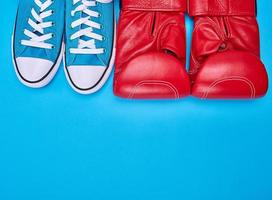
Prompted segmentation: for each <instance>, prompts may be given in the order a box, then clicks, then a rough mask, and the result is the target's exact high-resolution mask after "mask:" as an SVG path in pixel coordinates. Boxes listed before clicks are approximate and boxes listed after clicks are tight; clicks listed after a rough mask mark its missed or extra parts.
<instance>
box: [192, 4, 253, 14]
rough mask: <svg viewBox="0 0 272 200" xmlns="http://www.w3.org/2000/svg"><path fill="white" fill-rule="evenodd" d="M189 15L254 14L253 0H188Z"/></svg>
mask: <svg viewBox="0 0 272 200" xmlns="http://www.w3.org/2000/svg"><path fill="white" fill-rule="evenodd" d="M188 12H189V15H190V16H235V15H237V16H255V15H256V13H255V12H256V4H255V0H188Z"/></svg>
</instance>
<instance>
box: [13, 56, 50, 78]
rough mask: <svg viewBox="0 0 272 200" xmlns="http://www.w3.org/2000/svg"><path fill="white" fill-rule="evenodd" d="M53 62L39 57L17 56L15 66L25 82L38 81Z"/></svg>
mask: <svg viewBox="0 0 272 200" xmlns="http://www.w3.org/2000/svg"><path fill="white" fill-rule="evenodd" d="M53 64H54V63H53V62H52V61H49V60H44V59H40V58H30V57H18V58H16V66H17V70H18V73H19V74H20V76H21V78H23V79H24V80H25V81H27V82H39V81H42V79H43V78H45V77H46V75H47V74H48V73H49V72H50V70H51V68H52V66H53Z"/></svg>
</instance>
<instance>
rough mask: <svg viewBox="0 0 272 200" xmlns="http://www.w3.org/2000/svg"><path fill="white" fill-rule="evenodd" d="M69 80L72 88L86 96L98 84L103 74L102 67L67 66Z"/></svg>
mask: <svg viewBox="0 0 272 200" xmlns="http://www.w3.org/2000/svg"><path fill="white" fill-rule="evenodd" d="M67 70H68V74H69V79H70V81H71V82H72V85H73V88H74V89H75V90H76V91H77V92H79V93H81V94H88V93H91V92H93V91H92V90H93V89H94V88H95V87H96V86H97V85H98V84H99V83H100V81H101V80H102V79H103V75H104V74H105V71H106V67H104V66H69V67H67Z"/></svg>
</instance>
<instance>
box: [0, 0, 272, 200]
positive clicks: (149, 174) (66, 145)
mask: <svg viewBox="0 0 272 200" xmlns="http://www.w3.org/2000/svg"><path fill="white" fill-rule="evenodd" d="M17 2H18V1H16V0H6V1H3V2H1V11H0V19H1V26H0V44H1V47H0V66H1V67H0V83H1V84H0V199H1V200H11V199H12V200H13V199H16V200H19V199H27V200H32V199H33V200H62V199H65V200H70V199H71V200H72V199H73V200H75V199H80V200H85V199H88V200H89V199H92V200H109V199H116V200H181V199H186V200H200V199H202V200H206V199H207V200H271V199H272V155H271V153H272V131H271V128H272V127H271V126H272V125H271V114H272V102H271V90H270V91H269V93H268V95H267V96H266V97H265V98H262V99H259V100H255V101H201V100H198V99H194V98H192V97H189V98H186V99H182V100H177V101H127V100H122V99H119V98H116V97H114V96H113V93H112V76H111V79H110V80H109V81H108V82H107V84H106V85H105V87H104V88H103V89H102V90H101V91H100V92H98V93H97V94H95V95H91V96H81V95H78V94H76V93H75V92H73V91H72V89H71V88H70V87H69V86H68V83H67V82H66V80H65V76H64V72H63V69H62V68H61V69H60V71H59V72H58V73H57V75H56V77H55V79H54V80H53V82H52V83H51V84H50V85H49V86H48V87H46V88H44V89H40V90H33V89H29V88H27V87H25V86H23V85H22V84H20V83H19V81H18V80H17V78H16V76H15V73H14V70H13V65H12V58H11V49H10V40H11V34H12V29H13V23H14V18H15V13H16V8H17ZM258 10H259V12H258V20H259V22H260V31H261V46H262V49H261V53H262V59H263V61H264V63H265V64H266V66H267V70H268V72H269V74H270V77H271V76H272V74H271V72H272V71H271V67H272V65H271V64H272V63H271V56H272V55H271V53H272V40H271V38H272V33H271V21H272V12H271V10H272V2H271V1H264V0H259V5H258ZM187 27H188V30H187V31H188V44H190V39H191V37H190V35H191V31H192V22H191V20H190V19H188V18H187ZM188 50H189V45H188ZM188 54H189V52H188Z"/></svg>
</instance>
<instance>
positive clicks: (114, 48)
mask: <svg viewBox="0 0 272 200" xmlns="http://www.w3.org/2000/svg"><path fill="white" fill-rule="evenodd" d="M115 54H116V22H115V18H114V38H113V49H112V56H111V59H110V63H109V66H108V67H107V69H106V72H105V74H104V75H103V78H102V79H101V80H100V81H99V82H98V83H97V85H96V86H95V87H93V88H92V89H90V90H80V89H79V88H76V87H75V86H74V84H73V83H72V80H71V79H70V77H69V75H68V73H69V72H68V69H67V67H66V63H65V58H64V59H63V63H64V72H65V76H66V79H67V81H68V83H69V85H70V86H71V88H72V89H73V90H74V91H75V92H77V93H79V94H83V95H88V94H93V93H96V92H97V91H99V90H100V89H101V88H102V87H103V86H104V85H105V83H106V82H107V80H108V79H109V76H110V74H111V72H112V69H113V66H114V61H115Z"/></svg>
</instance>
